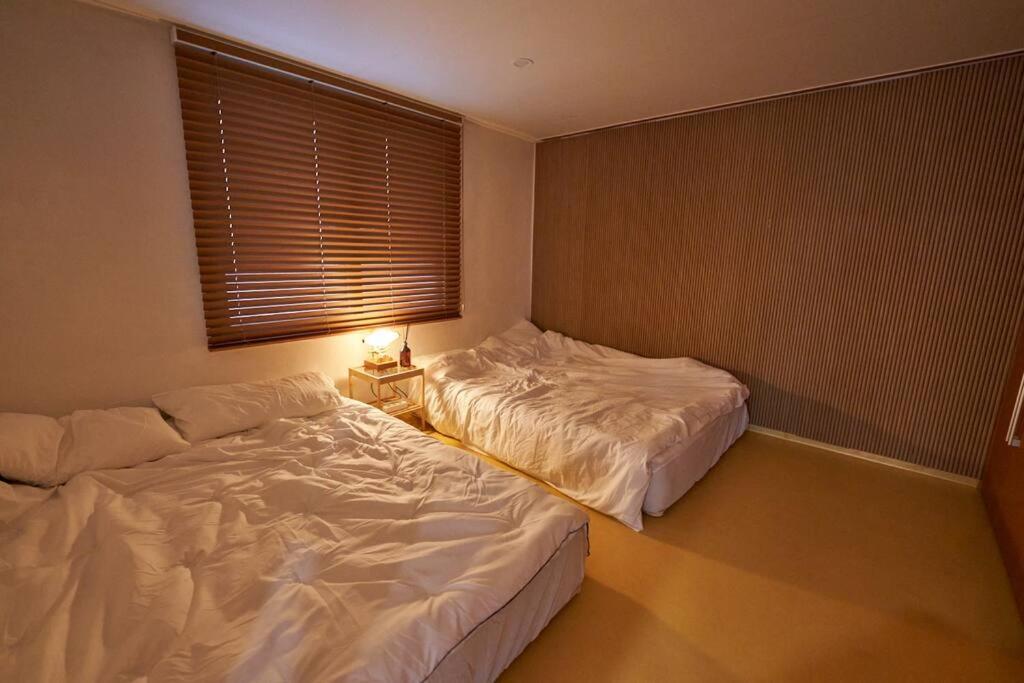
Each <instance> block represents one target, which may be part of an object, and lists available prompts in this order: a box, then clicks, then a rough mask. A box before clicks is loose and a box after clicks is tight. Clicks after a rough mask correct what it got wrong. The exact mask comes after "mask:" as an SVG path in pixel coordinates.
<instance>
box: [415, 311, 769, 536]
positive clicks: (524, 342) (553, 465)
mask: <svg viewBox="0 0 1024 683" xmlns="http://www.w3.org/2000/svg"><path fill="white" fill-rule="evenodd" d="M748 394H749V392H748V390H747V388H746V387H745V386H744V385H743V384H741V383H740V382H739V380H737V379H736V378H735V377H733V376H732V375H730V374H729V373H728V372H725V371H724V370H718V369H716V368H712V367H710V366H708V365H705V364H703V363H701V362H699V361H697V360H694V359H692V358H665V359H650V358H641V357H639V356H634V355H632V354H629V353H625V352H622V351H616V350H614V349H609V348H607V347H603V346H596V345H593V344H587V343H585V342H581V341H578V340H575V339H571V338H569V337H566V336H564V335H561V334H558V333H557V332H551V331H548V332H545V333H543V334H541V333H540V331H539V330H537V329H536V328H535V327H533V326H532V325H530V324H529V323H527V322H525V321H524V322H522V323H520V324H519V325H517V326H515V327H513V328H512V329H511V330H509V331H508V332H506V333H505V334H503V335H499V336H497V337H491V338H489V339H487V340H486V341H485V342H484V343H483V344H481V345H480V346H478V347H476V348H473V349H469V350H460V351H454V352H450V353H446V354H441V355H439V356H437V357H435V358H434V359H432V360H431V362H430V365H429V366H428V368H427V391H426V401H427V413H428V419H429V420H430V421H431V423H432V424H433V425H434V427H435V428H436V429H437V430H438V431H440V432H443V433H445V434H449V435H451V436H454V437H456V438H458V439H460V440H462V441H463V442H464V443H466V444H468V445H470V446H472V447H474V448H478V449H480V450H482V451H484V452H486V453H489V454H491V455H493V456H495V457H497V458H499V459H500V460H503V461H504V462H507V463H508V464H510V465H512V466H513V467H516V468H517V469H519V470H522V471H524V472H527V473H529V474H531V475H533V476H535V477H537V478H539V479H542V480H544V481H546V482H548V483H549V484H551V485H552V486H554V487H555V488H557V489H559V490H560V491H563V492H564V493H566V494H567V495H569V496H571V497H572V498H574V499H576V500H578V501H580V502H582V503H585V504H586V505H589V506H590V507H592V508H594V509H595V510H599V511H601V512H604V513H606V514H608V515H611V516H613V517H615V518H617V519H619V520H620V521H622V522H623V523H625V524H626V525H628V526H629V527H631V528H633V529H636V530H640V529H642V528H643V519H642V512H641V510H642V507H643V501H644V495H645V494H646V492H647V487H648V485H649V483H650V479H651V472H650V466H649V465H650V460H651V458H653V457H654V456H655V455H657V454H658V453H659V452H661V451H663V450H664V449H666V448H669V447H671V446H673V445H674V444H676V443H677V442H679V441H681V440H682V439H684V438H686V437H689V436H692V435H694V434H696V433H697V432H699V431H700V430H701V429H703V428H704V427H705V426H706V425H708V424H709V423H710V422H711V421H712V420H714V419H715V418H717V417H719V416H720V415H723V414H725V413H728V412H731V411H733V410H735V409H737V408H739V407H740V406H741V405H743V402H744V401H745V400H746V398H747V396H748Z"/></svg>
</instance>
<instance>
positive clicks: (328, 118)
mask: <svg viewBox="0 0 1024 683" xmlns="http://www.w3.org/2000/svg"><path fill="white" fill-rule="evenodd" d="M216 48H217V46H214V49H211V47H210V45H209V44H208V40H207V44H206V45H203V46H198V45H193V44H188V43H185V42H180V41H179V42H177V43H176V47H175V49H176V53H177V65H178V82H179V88H180V93H181V111H182V119H183V123H184V131H185V147H186V152H187V157H188V173H189V184H190V189H191V195H192V211H193V216H194V221H195V233H196V246H197V251H198V256H199V270H200V277H201V281H202V293H203V307H204V311H205V315H206V327H207V336H208V341H209V346H210V347H211V348H216V347H226V346H235V345H240V344H247V343H252V342H261V341H268V340H279V339H289V338H299V337H310V336H319V335H325V334H332V333H337V332H344V331H348V330H354V329H360V328H366V327H373V326H378V325H382V324H403V323H412V322H424V321H430V320H442V319H446V318H455V317H458V316H459V314H460V310H461V296H460V295H461V291H460V290H461V277H460V275H461V248H460V240H461V160H462V134H461V120H460V119H459V118H458V117H457V116H445V115H441V116H435V115H433V114H432V113H423V112H421V111H416V110H415V109H411V108H407V107H406V106H399V105H395V104H393V103H391V102H388V101H382V100H380V99H377V98H374V97H367V96H363V95H360V94H355V93H353V92H350V91H346V90H342V89H340V88H338V87H335V86H334V85H331V84H330V82H329V81H328V82H324V81H321V80H319V79H317V78H315V77H310V72H309V71H308V70H306V69H304V68H302V69H301V70H300V73H301V75H300V73H290V72H288V71H285V70H282V69H281V64H280V63H279V62H276V60H273V61H275V62H276V63H274V66H275V67H276V68H268V67H267V66H264V65H261V64H255V63H253V62H252V61H250V60H248V59H240V58H238V57H236V56H234V55H232V54H230V53H228V52H227V51H225V50H221V49H216ZM297 70H299V69H297ZM313 75H314V76H315V74H313ZM325 77H326V78H331V76H329V75H326V74H325ZM396 97H397V96H396ZM404 102H408V100H404Z"/></svg>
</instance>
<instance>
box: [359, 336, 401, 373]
mask: <svg viewBox="0 0 1024 683" xmlns="http://www.w3.org/2000/svg"><path fill="white" fill-rule="evenodd" d="M396 339H398V333H397V332H395V331H394V330H387V329H380V330H374V331H373V332H371V333H370V334H368V335H366V337H365V338H364V339H363V343H364V344H366V345H367V346H369V347H370V356H369V357H368V358H367V359H366V360H364V361H363V367H364V368H366V369H367V370H387V369H388V368H393V367H395V366H397V365H398V362H397V361H396V360H395V359H394V358H392V357H391V356H389V355H388V354H387V350H388V347H389V346H391V344H392V342H394V341H395V340H396Z"/></svg>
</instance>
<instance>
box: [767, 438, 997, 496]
mask: <svg viewBox="0 0 1024 683" xmlns="http://www.w3.org/2000/svg"><path fill="white" fill-rule="evenodd" d="M747 429H749V430H750V431H752V432H757V433H758V434H765V435H767V436H774V437H775V438H776V439H785V440H786V441H792V442H794V443H800V444H804V445H805V446H814V447H815V448H822V449H824V450H826V451H832V452H833V453H840V454H842V455H848V456H850V457H851V458H858V459H860V460H867V461H868V462H873V463H877V464H879V465H885V466H886V467H895V468H896V469H898V470H906V471H908V472H915V473H917V474H923V475H925V476H927V477H935V478H936V479H943V480H945V481H951V482H953V483H955V484H962V485H963V486H970V487H973V488H977V487H978V480H977V479H975V478H973V477H965V476H963V475H961V474H952V473H950V472H943V471H942V470H937V469H934V468H932V467H925V466H923V465H915V464H913V463H909V462H903V461H902V460H897V459H896V458H890V457H887V456H884V455H877V454H875V453H866V452H865V451H858V450H855V449H853V448H843V447H842V446H833V445H832V444H830V443H824V442H823V441H815V440H814V439H805V438H804V437H802V436H797V435H796V434H790V433H789V432H780V431H778V430H776V429H768V428H767V427H758V426H757V425H750V426H749V427H747Z"/></svg>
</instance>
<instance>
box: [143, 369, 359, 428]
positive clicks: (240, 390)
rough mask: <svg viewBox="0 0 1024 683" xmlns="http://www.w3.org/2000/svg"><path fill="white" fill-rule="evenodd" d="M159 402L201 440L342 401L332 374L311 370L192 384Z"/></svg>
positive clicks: (161, 396) (317, 410) (178, 424)
mask: <svg viewBox="0 0 1024 683" xmlns="http://www.w3.org/2000/svg"><path fill="white" fill-rule="evenodd" d="M153 403H155V404H156V405H157V406H159V408H160V410H162V411H164V412H165V413H167V414H168V415H170V416H171V417H173V418H174V424H175V426H176V427H177V428H178V429H179V430H180V431H181V433H182V434H184V435H185V438H186V439H188V440H189V441H191V442H192V443H196V442H197V441H203V440H205V439H212V438H214V437H217V436H224V435H225V434H231V433H233V432H240V431H242V430H245V429H252V428H253V427H259V426H260V425H262V424H266V423H267V422H270V421H271V420H276V419H277V418H281V417H307V416H309V415H316V414H318V413H322V412H324V411H327V410H331V409H333V408H337V407H338V406H339V405H341V403H342V398H341V394H339V393H338V389H337V388H336V387H335V386H334V382H332V381H331V379H330V378H329V377H327V375H325V374H324V373H322V372H306V373H303V374H301V375H293V376H291V377H285V378H283V379H273V380H265V381H262V382H247V383H239V384H219V385H213V386H204V387H190V388H188V389H178V390H176V391H168V392H165V393H162V394H157V395H156V396H154V397H153Z"/></svg>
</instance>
